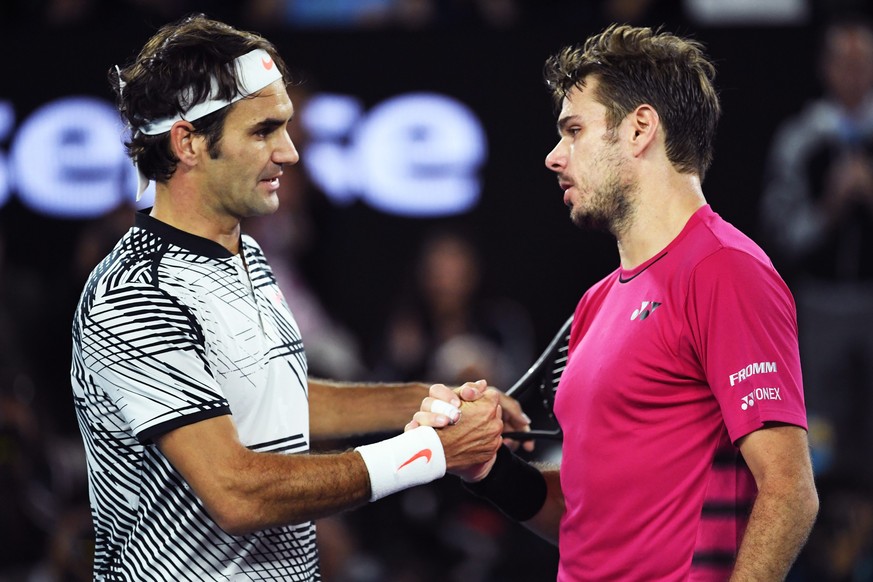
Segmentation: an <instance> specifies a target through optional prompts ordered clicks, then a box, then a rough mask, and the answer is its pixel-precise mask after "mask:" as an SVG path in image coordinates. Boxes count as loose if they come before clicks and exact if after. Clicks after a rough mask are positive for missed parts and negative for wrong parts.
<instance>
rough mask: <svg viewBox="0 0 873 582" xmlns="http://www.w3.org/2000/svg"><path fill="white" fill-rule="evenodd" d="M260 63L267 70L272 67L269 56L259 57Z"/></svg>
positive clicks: (271, 60)
mask: <svg viewBox="0 0 873 582" xmlns="http://www.w3.org/2000/svg"><path fill="white" fill-rule="evenodd" d="M261 64H262V65H264V68H265V69H267V70H268V71H269V70H270V69H272V68H273V59H271V58H270V57H264V58H262V59H261Z"/></svg>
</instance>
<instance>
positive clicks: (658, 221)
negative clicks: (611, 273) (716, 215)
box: [616, 167, 706, 269]
mask: <svg viewBox="0 0 873 582" xmlns="http://www.w3.org/2000/svg"><path fill="white" fill-rule="evenodd" d="M647 176H648V178H647V179H646V180H641V181H640V189H639V193H638V198H637V203H636V206H635V209H634V214H633V218H632V220H631V222H630V224H629V225H628V226H627V228H625V229H624V230H623V231H622V232H621V233H618V234H617V235H616V239H617V241H618V253H619V257H620V258H621V266H622V267H623V268H624V269H633V268H635V267H638V266H639V265H641V264H643V263H644V262H646V261H648V260H649V259H651V258H652V257H654V256H655V255H657V254H658V253H659V252H661V251H662V250H663V249H664V248H665V247H666V246H667V245H668V244H670V242H671V241H672V240H673V239H674V238H676V237H677V236H678V235H679V233H680V232H682V229H683V228H684V227H685V224H686V223H687V222H688V219H690V218H691V216H692V215H693V214H694V213H695V212H697V210H698V209H700V207H702V206H704V205H705V204H706V199H705V198H704V197H703V190H702V189H701V185H700V178H699V177H698V176H696V175H692V174H679V173H677V172H675V171H674V170H673V169H672V167H670V168H668V169H666V170H665V171H663V172H650V173H648V174H647Z"/></svg>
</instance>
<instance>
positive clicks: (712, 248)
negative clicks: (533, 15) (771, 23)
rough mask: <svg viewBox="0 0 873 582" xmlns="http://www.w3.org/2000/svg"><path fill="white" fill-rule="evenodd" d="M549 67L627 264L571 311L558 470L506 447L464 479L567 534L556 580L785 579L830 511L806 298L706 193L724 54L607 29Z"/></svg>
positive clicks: (571, 162)
mask: <svg viewBox="0 0 873 582" xmlns="http://www.w3.org/2000/svg"><path fill="white" fill-rule="evenodd" d="M545 73H546V79H547V82H548V85H549V87H550V88H551V91H552V95H553V96H554V98H555V100H556V104H557V106H558V108H559V109H560V113H559V116H558V135H559V139H558V144H557V145H556V146H555V148H554V149H553V150H552V151H551V152H550V153H549V154H548V156H547V157H546V165H547V167H548V168H549V169H550V170H552V171H553V172H554V173H555V174H556V176H557V179H558V184H559V186H560V188H561V190H562V191H563V199H564V203H565V204H566V205H567V206H568V207H569V208H570V217H571V219H572V220H573V222H574V223H576V224H577V225H579V226H580V227H586V228H595V229H600V230H605V231H608V232H610V233H612V235H614V236H615V238H616V240H617V241H618V251H619V258H620V261H621V264H620V266H619V267H618V268H617V269H616V270H615V271H614V272H612V273H610V274H609V275H608V276H606V277H605V278H604V279H603V280H601V281H600V282H599V283H597V284H596V285H594V286H593V287H592V288H591V289H589V290H588V291H587V292H586V293H585V294H584V295H583V297H582V299H581V301H580V302H579V304H578V307H577V309H576V311H575V314H574V316H573V324H572V329H571V337H570V344H569V362H568V364H567V368H566V370H565V371H564V373H563V375H562V377H561V381H560V384H559V385H558V390H557V397H556V402H555V413H556V415H557V419H558V421H559V422H560V425H561V427H562V429H563V432H564V442H563V456H562V460H561V465H560V468H545V469H540V468H534V467H533V466H531V465H528V464H526V463H524V462H522V461H521V460H520V459H519V458H518V457H516V456H514V455H513V454H512V453H510V452H509V451H508V450H507V449H505V448H503V449H501V450H500V452H499V453H498V455H497V457H496V462H495V464H494V465H493V467H491V468H490V472H488V473H487V477H485V478H484V479H481V480H479V481H478V482H476V483H475V484H474V485H471V486H470V488H471V489H472V490H473V491H474V492H476V493H478V494H479V495H481V496H484V497H486V498H488V499H490V500H492V501H493V502H494V503H495V504H496V505H497V506H498V507H499V508H500V509H502V510H503V511H504V512H505V513H506V514H507V515H509V516H510V517H512V518H514V519H516V520H518V521H521V522H524V524H525V525H526V526H527V527H529V528H530V529H531V530H533V531H535V532H537V533H539V534H540V535H542V536H543V537H545V538H546V539H549V540H553V541H555V542H556V543H557V544H558V547H559V549H560V564H559V573H558V579H559V580H560V581H562V582H570V581H574V582H576V581H588V580H590V581H603V580H621V581H622V582H628V581H640V582H655V581H665V582H666V581H677V580H694V581H698V580H713V581H715V580H728V579H730V580H732V581H734V582H740V581H755V582H763V581H771V580H783V579H784V578H785V577H786V575H787V573H788V571H789V568H790V567H791V565H792V563H793V561H794V560H795V558H796V556H797V554H798V552H799V551H800V549H801V547H802V546H803V544H804V543H805V540H806V539H807V536H808V534H809V532H810V529H811V527H812V524H813V521H814V519H815V516H816V513H817V510H818V498H817V495H816V490H815V485H814V481H813V473H812V468H811V464H810V457H809V452H808V444H807V433H806V428H807V424H806V415H805V410H804V401H803V391H802V386H801V376H800V360H799V355H798V343H797V323H796V316H795V306H794V301H793V299H792V296H791V294H790V292H789V290H788V288H787V287H786V285H785V284H784V283H783V281H782V279H781V278H780V276H779V275H778V274H777V272H776V271H775V270H774V268H773V266H772V264H771V262H770V260H769V259H768V258H767V257H766V256H765V254H764V253H763V252H762V251H761V249H760V248H759V247H758V246H757V245H756V244H755V243H753V242H752V241H751V240H749V238H747V237H746V236H745V235H743V234H742V233H741V232H739V231H738V230H737V229H736V228H734V227H733V226H731V225H730V224H728V223H727V222H725V221H724V220H723V219H722V218H721V217H719V215H718V214H716V213H715V212H714V211H713V210H712V209H711V208H710V206H709V205H708V204H707V202H706V200H705V198H704V196H703V191H702V187H701V182H702V180H703V177H704V174H705V172H706V170H707V168H708V167H709V165H710V162H711V160H712V149H713V141H714V138H715V129H716V124H717V121H718V118H719V115H720V104H719V99H718V96H717V94H716V91H715V89H714V87H713V78H714V74H715V69H714V66H713V65H712V63H711V62H710V61H709V60H708V59H707V58H706V56H705V55H704V53H703V52H702V47H701V45H700V44H699V43H697V42H695V41H692V40H686V39H682V38H679V37H677V36H674V35H672V34H669V33H667V32H657V33H656V32H653V31H652V30H650V29H647V28H634V27H629V26H611V27H609V28H607V29H606V30H605V31H603V32H602V33H600V34H598V35H595V36H593V37H591V38H589V39H588V40H587V41H586V42H585V43H584V45H583V46H581V47H568V48H566V49H564V50H562V51H561V52H559V53H558V54H557V55H555V56H553V57H552V58H550V59H549V60H548V61H547V63H546V69H545ZM465 390H466V389H465ZM470 392H471V393H472V394H473V396H471V395H468V394H464V396H465V398H470V397H475V394H476V391H475V390H471V391H470ZM451 394H454V393H453V392H451V391H449V390H448V389H447V388H439V387H435V389H434V390H432V391H431V397H433V398H437V399H439V398H446V399H447V398H449V397H450V395H451ZM424 404H427V401H425V403H424ZM432 420H433V414H432V413H431V412H429V409H428V408H423V410H422V411H421V412H419V413H418V414H416V416H415V420H414V421H413V422H412V423H410V425H409V427H410V428H413V427H417V426H420V425H423V424H429V423H431V422H432ZM484 472H485V471H482V472H480V475H481V474H482V473H484ZM471 475H472V474H471ZM469 476H470V475H468V477H469ZM472 480H475V478H474V479H472Z"/></svg>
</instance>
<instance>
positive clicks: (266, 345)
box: [71, 16, 527, 581]
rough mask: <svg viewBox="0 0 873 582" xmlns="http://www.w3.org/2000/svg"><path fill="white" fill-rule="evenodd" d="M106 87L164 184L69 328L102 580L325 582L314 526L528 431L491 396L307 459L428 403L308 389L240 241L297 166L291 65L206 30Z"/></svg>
mask: <svg viewBox="0 0 873 582" xmlns="http://www.w3.org/2000/svg"><path fill="white" fill-rule="evenodd" d="M110 79H111V81H112V82H113V86H114V87H115V89H116V92H117V101H118V107H119V110H120V112H121V114H122V117H123V118H124V120H125V121H126V122H127V123H128V124H129V126H130V130H131V134H130V141H129V142H128V144H127V146H128V151H129V154H130V156H131V158H132V159H133V160H134V162H135V164H136V165H137V168H138V171H139V173H140V176H141V185H140V186H141V188H144V187H145V186H146V185H147V184H148V182H149V181H150V180H154V181H156V183H157V184H156V196H155V203H154V207H153V208H151V209H150V210H148V211H144V212H141V213H138V214H137V216H136V223H135V226H133V227H132V228H131V229H130V230H129V231H128V232H127V234H126V235H124V237H123V238H122V239H121V240H120V241H119V242H118V244H117V246H116V247H115V248H114V250H112V251H111V253H110V254H109V256H107V257H106V259H105V260H103V261H102V262H101V263H100V265H99V266H98V267H97V268H96V269H95V270H94V271H93V273H92V274H91V276H90V278H89V280H88V282H87V284H86V286H85V289H84V291H83V293H82V296H81V300H80V303H79V305H78V308H77V311H76V314H75V318H74V323H73V361H72V370H71V376H72V384H73V393H74V398H75V405H76V412H77V415H78V420H79V424H80V428H81V432H82V436H83V438H84V441H85V446H86V451H87V460H88V478H89V488H90V501H91V509H92V514H93V519H94V527H95V531H96V548H95V564H94V578H95V580H154V581H165V580H198V581H200V580H284V581H288V580H301V581H302V580H305V581H312V580H320V579H321V577H320V574H319V565H318V554H317V549H316V543H315V526H314V525H313V520H314V519H316V518H319V517H322V516H326V515H330V514H334V513H337V512H340V511H343V510H346V509H349V508H352V507H355V506H358V505H361V504H364V503H366V502H368V501H375V500H377V499H380V498H382V497H384V496H387V495H390V494H391V493H393V492H396V491H399V490H402V489H405V488H408V487H412V486H415V485H418V484H423V483H427V482H429V481H432V480H434V479H438V478H440V477H441V476H443V474H444V473H445V472H446V471H447V470H448V471H452V470H458V469H461V468H464V467H466V466H469V465H474V464H477V463H478V464H481V463H483V462H486V461H488V460H489V459H490V458H492V457H493V456H494V453H495V451H496V450H497V448H498V446H499V445H500V442H501V436H500V435H501V431H502V429H503V420H502V415H503V414H504V413H505V414H507V420H508V424H510V425H512V424H515V425H518V426H521V427H524V426H527V421H526V420H525V419H524V416H523V413H521V410H520V407H519V406H518V404H517V403H515V402H513V401H510V400H507V399H505V398H502V399H501V398H500V397H499V396H498V395H497V393H496V392H495V391H493V390H492V391H489V392H488V395H487V396H486V397H485V398H484V399H483V400H482V401H481V402H479V401H477V402H475V403H473V405H472V406H468V405H467V404H464V405H463V406H462V405H461V403H460V401H456V402H454V403H452V404H445V405H442V404H441V406H442V407H441V408H437V409H435V410H437V412H439V413H440V414H438V415H437V416H439V418H440V420H439V421H438V422H437V424H442V425H447V424H449V423H450V422H453V421H458V422H456V423H453V424H452V425H451V426H448V427H446V428H445V430H444V431H442V432H439V433H437V432H436V431H435V430H434V429H433V428H430V427H421V428H420V429H416V430H413V431H407V432H405V433H402V434H400V435H399V436H397V437H394V438H391V439H388V440H385V441H380V442H376V443H374V444H369V445H365V446H362V447H359V448H358V449H356V450H354V451H347V452H343V453H337V454H325V455H310V454H305V453H307V451H308V449H309V446H310V442H311V441H312V440H313V439H317V438H321V437H324V438H331V439H333V438H339V437H342V436H347V435H352V434H362V433H368V432H373V431H396V432H400V431H401V428H402V427H403V425H404V423H405V422H406V421H407V420H408V419H409V418H411V415H412V413H413V412H414V411H415V410H416V409H418V407H419V405H420V403H421V401H422V398H424V397H425V396H426V395H427V390H428V388H427V387H426V386H423V385H413V384H410V385H405V386H380V387H374V386H363V385H359V386H348V385H338V384H334V383H331V382H328V381H323V380H315V379H311V378H307V366H306V356H305V353H304V346H303V340H302V339H301V337H300V334H299V331H298V327H297V324H296V322H295V320H294V317H293V316H292V314H291V313H290V312H289V310H288V308H287V305H286V302H285V299H284V298H283V296H282V292H281V290H280V289H279V288H278V286H277V285H276V281H275V278H274V277H273V274H272V271H271V269H270V267H269V265H268V264H267V261H266V260H265V258H264V255H263V253H262V252H261V249H260V247H259V246H258V244H257V243H256V242H255V241H254V240H253V239H252V238H250V237H248V236H246V235H244V234H241V232H240V221H241V220H242V219H243V218H246V217H249V216H257V215H263V214H266V213H270V212H273V211H275V210H276V208H277V204H278V199H277V196H276V191H277V189H278V187H279V181H280V180H281V178H282V169H283V167H284V166H286V165H288V164H295V163H296V162H297V161H298V153H297V151H296V149H295V147H294V144H293V143H292V142H291V140H290V138H289V135H288V131H287V126H288V123H289V121H290V120H291V118H292V116H293V114H294V106H293V104H292V102H291V101H290V99H289V97H288V93H287V91H286V83H288V76H287V74H286V67H285V64H284V63H283V61H282V59H281V58H280V57H279V55H278V54H277V52H276V50H275V48H274V47H273V45H272V44H270V43H269V42H268V41H266V40H265V39H263V38H262V37H260V36H257V35H254V34H250V33H246V32H241V31H238V30H235V29H233V28H231V27H230V26H227V25H225V24H222V23H219V22H215V21H212V20H208V19H206V18H205V17H202V16H196V17H191V18H189V19H185V20H184V21H182V22H180V23H178V24H174V25H168V26H166V27H164V28H161V29H160V30H159V31H158V32H157V33H156V34H155V35H154V37H153V38H151V39H150V40H149V41H148V42H147V43H146V45H145V47H144V48H143V50H142V52H141V53H140V54H139V56H138V57H137V58H136V60H135V61H134V62H133V63H132V64H130V65H129V66H127V67H125V68H123V69H120V68H116V69H114V70H113V71H111V72H110ZM473 386H474V385H470V388H472V387H473ZM482 387H484V383H483V385H482ZM501 403H502V404H504V405H505V408H504V407H503V406H501ZM459 408H463V418H461V419H460V420H459V419H458V417H459Z"/></svg>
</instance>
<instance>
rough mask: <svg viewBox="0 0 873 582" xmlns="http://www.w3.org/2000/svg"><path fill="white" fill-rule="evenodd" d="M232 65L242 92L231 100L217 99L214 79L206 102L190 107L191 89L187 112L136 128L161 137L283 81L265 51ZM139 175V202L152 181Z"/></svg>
mask: <svg viewBox="0 0 873 582" xmlns="http://www.w3.org/2000/svg"><path fill="white" fill-rule="evenodd" d="M233 63H234V66H235V67H236V74H237V79H238V80H239V86H240V87H241V89H240V91H239V93H237V94H236V95H235V96H234V97H233V98H232V99H230V100H229V101H226V100H224V99H216V98H215V96H216V95H217V93H218V81H217V80H216V79H215V77H213V78H212V89H211V90H210V92H209V97H208V98H207V99H206V101H203V102H201V103H194V104H191V100H192V97H191V96H192V94H193V90H192V89H191V88H190V87H189V88H188V89H186V90H185V91H183V93H182V98H183V101H184V102H185V106H186V107H187V108H188V109H187V110H186V111H183V112H182V113H180V114H178V115H174V116H172V117H164V118H162V119H155V120H153V121H149V122H146V123H144V124H143V125H142V127H139V128H135V131H139V132H141V133H144V134H145V135H158V134H161V133H165V132H167V131H170V129H172V127H173V124H175V123H176V122H177V121H196V120H197V119H200V118H201V117H205V116H207V115H209V114H210V113H214V112H216V111H218V110H219V109H222V108H224V107H227V106H228V105H230V104H231V103H236V102H237V101H239V100H240V99H242V98H244V97H248V96H249V95H251V94H253V93H257V92H258V91H260V90H261V89H263V88H264V87H266V86H267V85H269V84H270V83H273V82H274V81H278V80H279V79H281V78H282V73H281V72H280V71H279V67H277V66H276V63H275V62H273V58H272V57H271V56H270V53H268V52H267V51H265V50H263V49H255V50H253V51H251V52H249V53H246V54H244V55H242V56H240V57H237V58H236V59H234V61H233ZM118 78H119V82H121V75H120V74H119V77H118ZM121 87H122V89H123V88H124V85H123V84H122V85H121ZM137 176H138V184H137V192H136V199H137V201H139V199H140V198H141V197H142V193H143V192H144V191H145V189H146V188H148V185H149V179H148V178H146V177H145V175H144V174H143V173H142V172H141V171H140V170H139V167H137Z"/></svg>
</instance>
